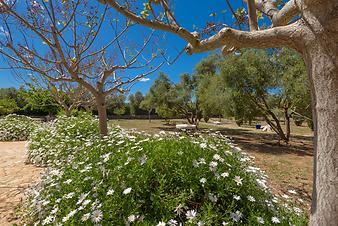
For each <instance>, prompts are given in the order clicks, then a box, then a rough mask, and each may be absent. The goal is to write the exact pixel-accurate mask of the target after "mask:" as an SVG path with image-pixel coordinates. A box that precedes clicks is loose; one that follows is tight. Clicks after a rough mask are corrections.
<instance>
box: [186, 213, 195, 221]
mask: <svg viewBox="0 0 338 226" xmlns="http://www.w3.org/2000/svg"><path fill="white" fill-rule="evenodd" d="M185 216H186V217H187V219H188V220H189V221H191V220H193V219H195V218H196V216H197V212H196V211H195V210H188V211H187V213H186V214H185Z"/></svg>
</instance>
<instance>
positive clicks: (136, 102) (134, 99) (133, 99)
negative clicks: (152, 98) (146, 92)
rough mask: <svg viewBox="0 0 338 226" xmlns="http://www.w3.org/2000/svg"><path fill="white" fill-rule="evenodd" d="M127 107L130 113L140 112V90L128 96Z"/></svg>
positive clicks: (141, 95)
mask: <svg viewBox="0 0 338 226" xmlns="http://www.w3.org/2000/svg"><path fill="white" fill-rule="evenodd" d="M128 99H129V107H130V114H131V115H139V114H142V113H143V112H142V110H141V103H142V101H143V99H144V97H143V94H142V93H141V92H140V91H137V92H136V93H135V94H132V95H130V96H129V98H128Z"/></svg>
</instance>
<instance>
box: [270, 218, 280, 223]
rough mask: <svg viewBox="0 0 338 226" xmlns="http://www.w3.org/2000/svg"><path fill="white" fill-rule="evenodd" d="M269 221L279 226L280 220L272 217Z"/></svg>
mask: <svg viewBox="0 0 338 226" xmlns="http://www.w3.org/2000/svg"><path fill="white" fill-rule="evenodd" d="M271 221H272V223H274V224H279V223H280V220H279V219H278V218H277V217H272V218H271Z"/></svg>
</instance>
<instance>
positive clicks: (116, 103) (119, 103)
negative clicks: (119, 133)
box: [106, 94, 126, 115]
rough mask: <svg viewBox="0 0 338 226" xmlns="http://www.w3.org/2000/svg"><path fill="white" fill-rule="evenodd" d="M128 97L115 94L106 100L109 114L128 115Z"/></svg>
mask: <svg viewBox="0 0 338 226" xmlns="http://www.w3.org/2000/svg"><path fill="white" fill-rule="evenodd" d="M125 100H126V97H125V95H122V94H113V95H111V96H108V97H107V98H106V105H107V112H108V114H115V115H123V114H125V113H126V104H125Z"/></svg>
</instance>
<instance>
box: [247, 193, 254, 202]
mask: <svg viewBox="0 0 338 226" xmlns="http://www.w3.org/2000/svg"><path fill="white" fill-rule="evenodd" d="M247 198H248V200H249V201H250V202H255V201H256V199H255V198H254V197H252V196H251V195H248V197H247Z"/></svg>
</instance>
